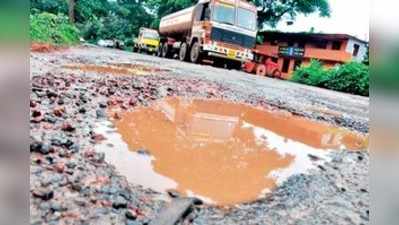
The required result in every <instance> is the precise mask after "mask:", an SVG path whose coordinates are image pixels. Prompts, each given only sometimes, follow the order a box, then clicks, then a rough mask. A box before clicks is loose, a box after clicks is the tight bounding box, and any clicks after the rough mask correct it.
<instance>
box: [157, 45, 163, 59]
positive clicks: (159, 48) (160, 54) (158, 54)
mask: <svg viewBox="0 0 399 225" xmlns="http://www.w3.org/2000/svg"><path fill="white" fill-rule="evenodd" d="M162 48H163V44H162V43H161V44H160V45H159V46H158V49H157V56H158V57H162Z"/></svg>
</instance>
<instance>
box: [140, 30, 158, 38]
mask: <svg viewBox="0 0 399 225" xmlns="http://www.w3.org/2000/svg"><path fill="white" fill-rule="evenodd" d="M143 37H144V38H148V39H159V35H158V34H157V33H154V32H145V33H144V34H143Z"/></svg>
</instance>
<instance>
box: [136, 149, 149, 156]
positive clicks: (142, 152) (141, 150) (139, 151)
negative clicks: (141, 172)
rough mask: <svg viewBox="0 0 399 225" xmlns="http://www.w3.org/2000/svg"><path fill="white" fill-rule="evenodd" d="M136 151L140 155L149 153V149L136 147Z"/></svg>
mask: <svg viewBox="0 0 399 225" xmlns="http://www.w3.org/2000/svg"><path fill="white" fill-rule="evenodd" d="M137 153H138V154H140V155H147V156H149V155H151V153H150V151H148V150H147V149H137Z"/></svg>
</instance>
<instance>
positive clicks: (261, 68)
mask: <svg viewBox="0 0 399 225" xmlns="http://www.w3.org/2000/svg"><path fill="white" fill-rule="evenodd" d="M256 75H258V76H262V77H264V76H266V66H265V65H264V64H258V65H257V66H256Z"/></svg>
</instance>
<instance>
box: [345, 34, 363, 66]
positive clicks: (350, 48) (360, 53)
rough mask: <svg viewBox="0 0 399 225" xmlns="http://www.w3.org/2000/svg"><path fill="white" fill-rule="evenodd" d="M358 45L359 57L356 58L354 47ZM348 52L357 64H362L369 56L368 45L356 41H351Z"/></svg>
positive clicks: (347, 47)
mask: <svg viewBox="0 0 399 225" xmlns="http://www.w3.org/2000/svg"><path fill="white" fill-rule="evenodd" d="M355 44H358V45H359V46H360V47H359V53H358V55H357V56H356V57H355V56H353V50H354V45H355ZM346 52H348V53H350V54H352V59H353V60H354V61H356V62H362V61H363V60H364V58H365V57H366V54H367V45H366V44H365V43H363V42H360V41H356V40H354V39H349V41H348V44H347V46H346Z"/></svg>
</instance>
